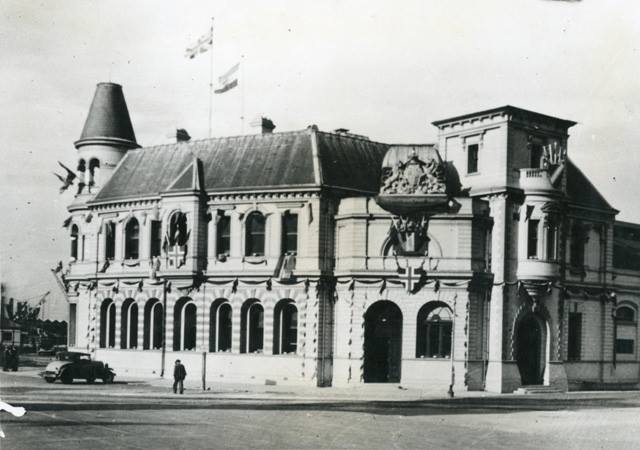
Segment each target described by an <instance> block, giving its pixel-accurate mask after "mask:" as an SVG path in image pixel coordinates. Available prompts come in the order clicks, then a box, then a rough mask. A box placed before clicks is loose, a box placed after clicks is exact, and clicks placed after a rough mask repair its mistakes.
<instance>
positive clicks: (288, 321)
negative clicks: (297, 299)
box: [273, 300, 298, 355]
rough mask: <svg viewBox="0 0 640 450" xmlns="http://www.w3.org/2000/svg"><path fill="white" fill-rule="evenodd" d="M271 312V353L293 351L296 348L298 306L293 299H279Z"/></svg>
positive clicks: (278, 353)
mask: <svg viewBox="0 0 640 450" xmlns="http://www.w3.org/2000/svg"><path fill="white" fill-rule="evenodd" d="M273 314H274V323H273V354H274V355H280V354H285V353H295V352H296V350H297V348H298V308H296V305H295V304H294V302H293V300H280V301H279V302H278V303H277V304H276V307H275V308H274V310H273Z"/></svg>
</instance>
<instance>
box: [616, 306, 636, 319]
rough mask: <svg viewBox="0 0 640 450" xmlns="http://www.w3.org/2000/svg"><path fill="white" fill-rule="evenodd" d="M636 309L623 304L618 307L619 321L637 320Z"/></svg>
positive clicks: (617, 316) (617, 315)
mask: <svg viewBox="0 0 640 450" xmlns="http://www.w3.org/2000/svg"><path fill="white" fill-rule="evenodd" d="M635 317H636V315H635V311H634V310H633V308H630V307H628V306H621V307H619V308H618V309H616V321H617V322H635Z"/></svg>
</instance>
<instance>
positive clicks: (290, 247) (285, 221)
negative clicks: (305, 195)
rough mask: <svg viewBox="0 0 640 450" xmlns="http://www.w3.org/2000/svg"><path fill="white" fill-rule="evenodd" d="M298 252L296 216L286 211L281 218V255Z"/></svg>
mask: <svg viewBox="0 0 640 450" xmlns="http://www.w3.org/2000/svg"><path fill="white" fill-rule="evenodd" d="M297 252H298V215H297V214H291V213H289V212H288V211H287V212H286V213H285V214H284V216H283V217H282V254H290V255H294V254H296V253H297Z"/></svg>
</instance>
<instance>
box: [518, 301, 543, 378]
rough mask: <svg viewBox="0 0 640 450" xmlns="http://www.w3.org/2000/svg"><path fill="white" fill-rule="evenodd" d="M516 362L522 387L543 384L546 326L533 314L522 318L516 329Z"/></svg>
mask: <svg viewBox="0 0 640 450" xmlns="http://www.w3.org/2000/svg"><path fill="white" fill-rule="evenodd" d="M515 337H516V348H515V350H516V352H515V353H516V354H515V356H516V362H517V364H518V370H519V371H520V378H521V380H522V384H523V385H524V386H527V385H536V384H543V383H544V374H545V370H546V365H547V349H548V345H547V340H548V337H549V333H548V332H547V324H546V321H545V320H544V319H542V318H541V317H539V316H537V315H536V314H534V313H529V314H527V315H525V316H524V317H522V319H520V321H519V322H518V325H517V328H516V336H515Z"/></svg>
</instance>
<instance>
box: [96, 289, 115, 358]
mask: <svg viewBox="0 0 640 450" xmlns="http://www.w3.org/2000/svg"><path fill="white" fill-rule="evenodd" d="M115 346H116V305H115V303H114V302H113V300H111V299H110V298H107V299H105V300H103V301H102V305H100V348H113V347H115Z"/></svg>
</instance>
